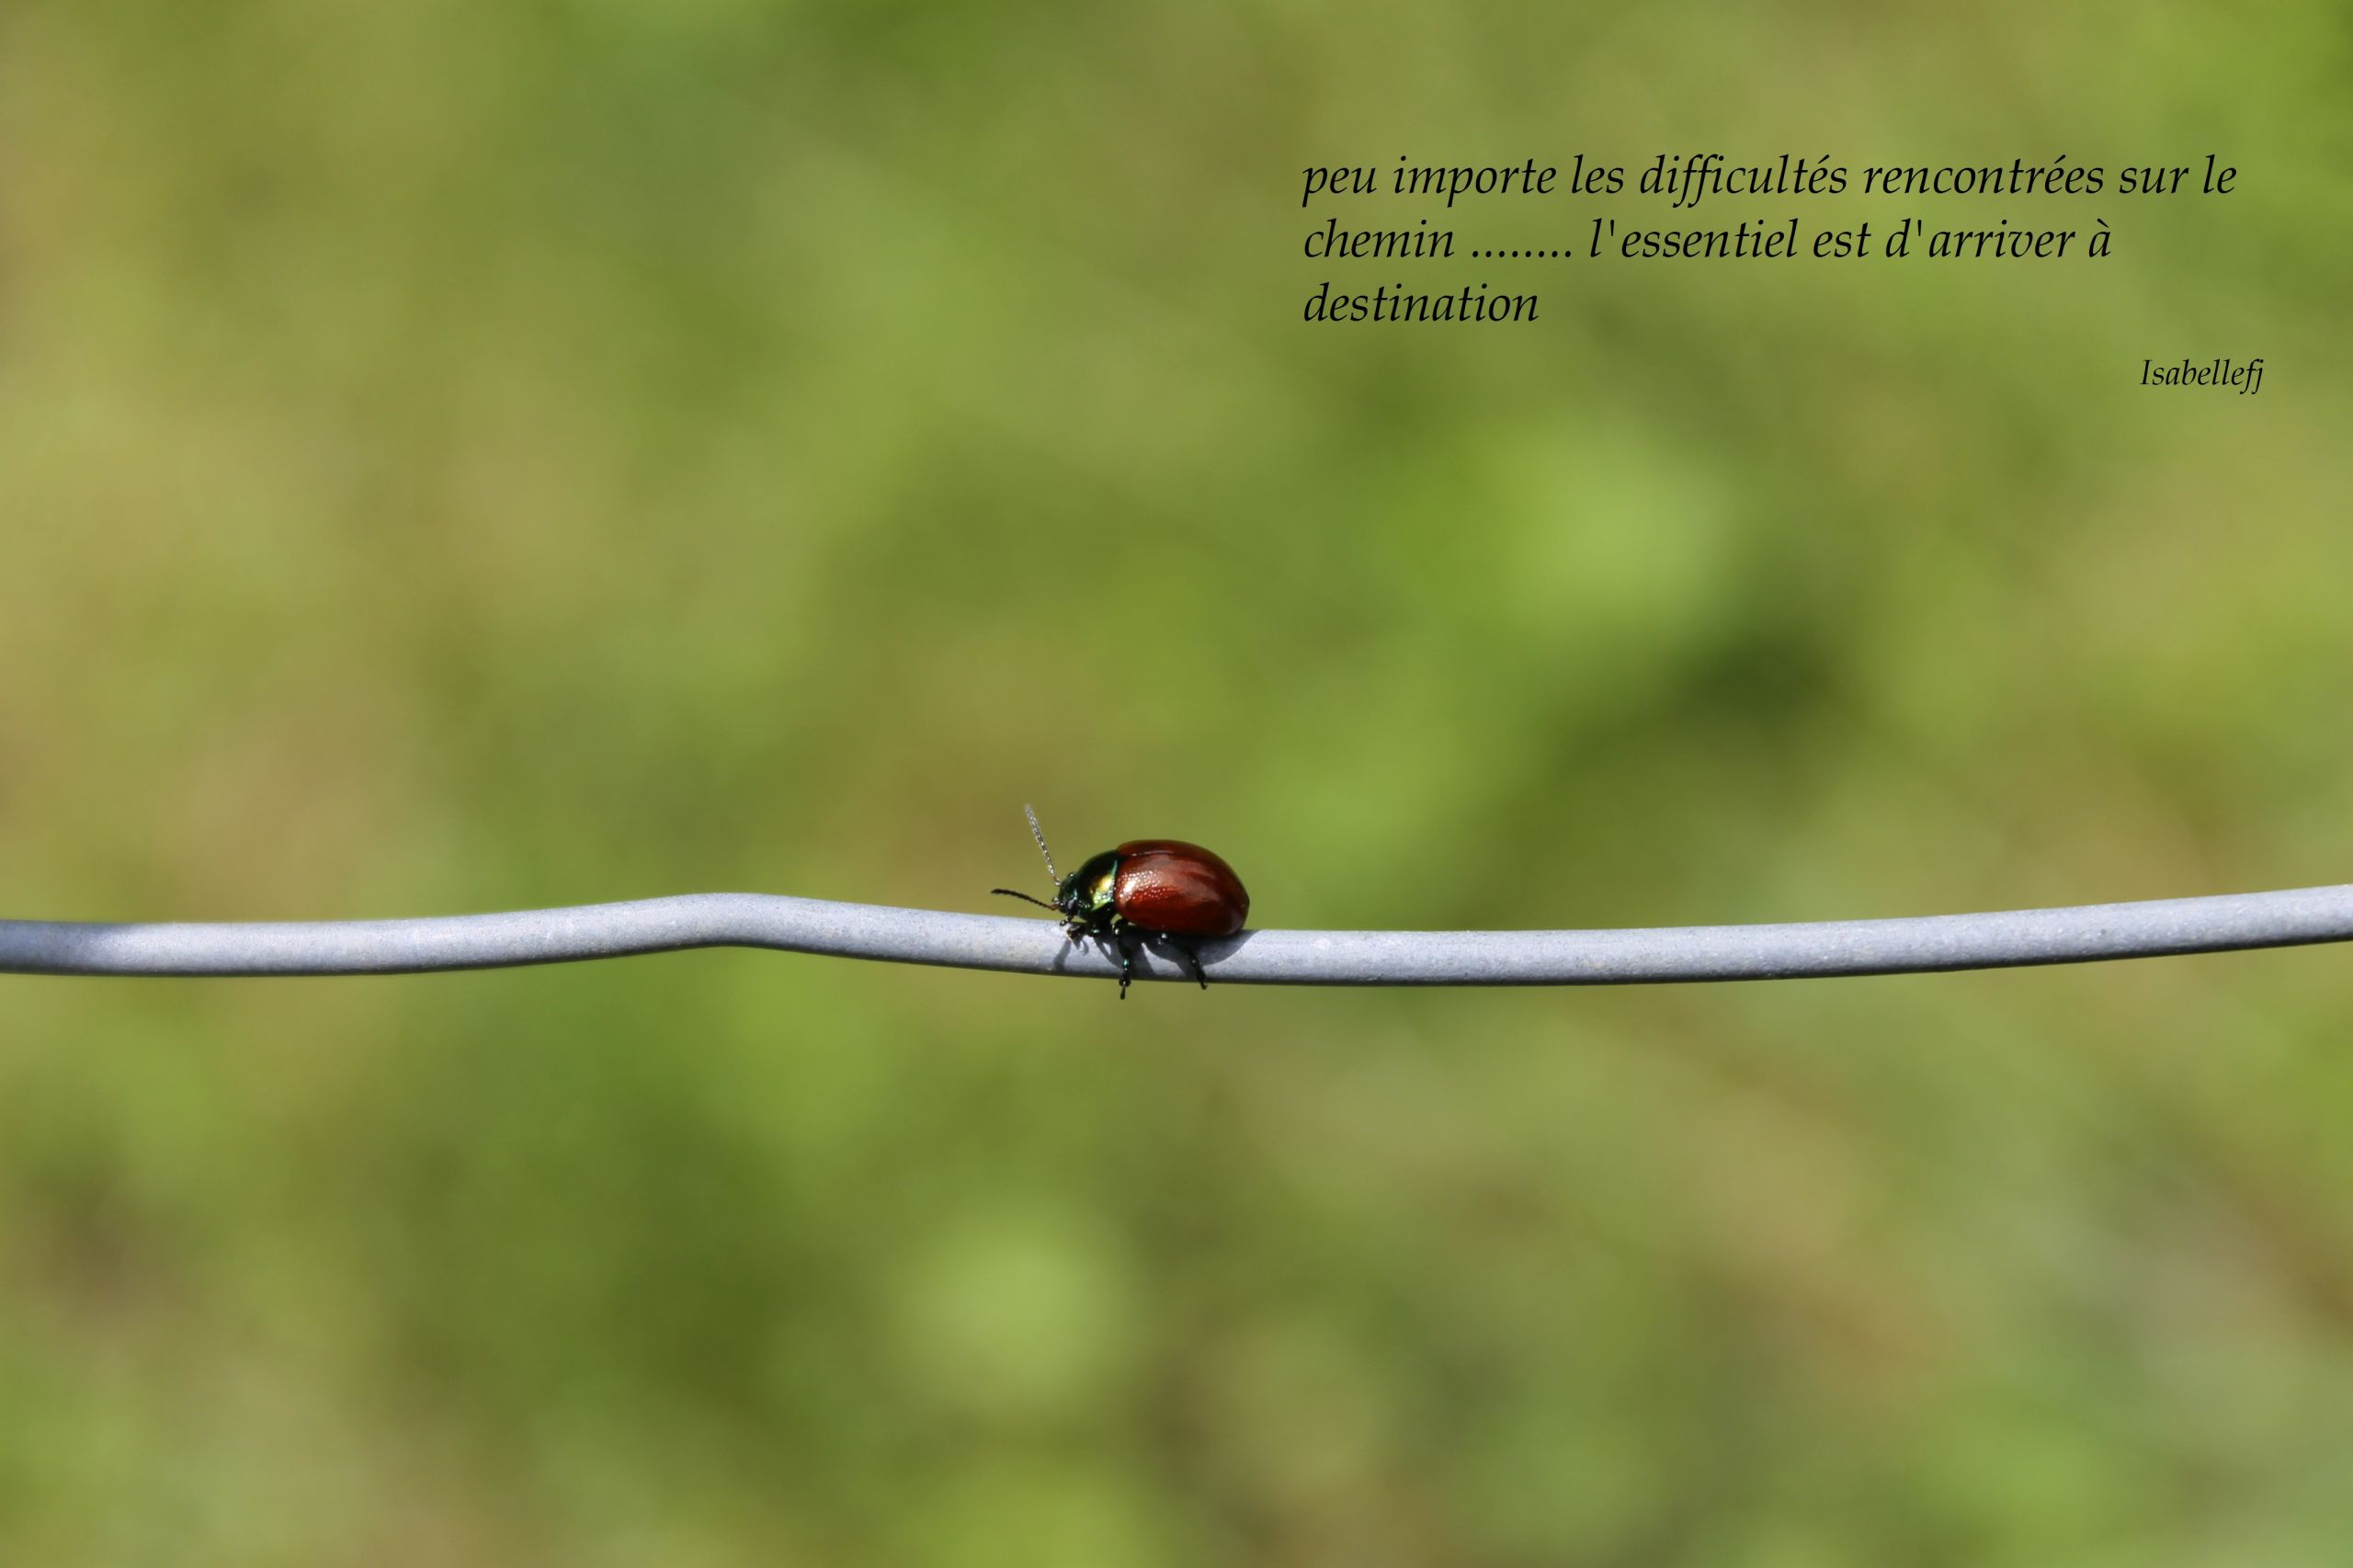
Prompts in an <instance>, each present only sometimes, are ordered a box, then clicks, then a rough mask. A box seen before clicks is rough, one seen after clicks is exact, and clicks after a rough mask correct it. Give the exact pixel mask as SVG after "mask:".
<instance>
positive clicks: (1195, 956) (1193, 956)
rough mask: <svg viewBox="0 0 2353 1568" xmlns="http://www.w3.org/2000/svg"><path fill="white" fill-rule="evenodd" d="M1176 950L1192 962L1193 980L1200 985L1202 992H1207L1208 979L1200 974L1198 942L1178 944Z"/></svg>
mask: <svg viewBox="0 0 2353 1568" xmlns="http://www.w3.org/2000/svg"><path fill="white" fill-rule="evenodd" d="M1176 950H1177V951H1178V952H1181V953H1183V954H1184V955H1185V956H1186V957H1187V958H1188V959H1190V960H1192V964H1193V978H1194V979H1195V980H1198V981H1199V982H1200V983H1201V989H1202V990H1204V991H1207V990H1208V989H1209V988H1210V977H1209V976H1208V975H1206V974H1203V973H1202V972H1201V945H1200V944H1199V942H1180V943H1178V944H1177V945H1176Z"/></svg>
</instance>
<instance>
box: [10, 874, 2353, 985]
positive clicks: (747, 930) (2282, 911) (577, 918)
mask: <svg viewBox="0 0 2353 1568" xmlns="http://www.w3.org/2000/svg"><path fill="white" fill-rule="evenodd" d="M2347 940H2353V886H2338V887H2323V888H2298V889H2292V890H2290V891H2287V892H2259V893H2235V894H2230V895H2226V896H2222V897H2217V898H2183V899H2163V900H2156V901H2152V902H2147V903H2100V904H2086V905H2080V906H2077V907H2074V908H2065V909H2026V910H2013V911H2007V912H2005V913H2000V914H1988V915H1926V916H1920V917H1915V918H1909V919H1894V920H1833V921H1822V922H1816V923H1812V924H1805V925H1788V926H1672V927H1655V928H1648V929H1633V930H1589V931H1245V932H1244V933H1243V934H1242V935H1241V936H1239V937H1231V938H1228V939H1226V940H1223V941H1219V942H1211V943H1208V944H1206V945H1204V946H1203V948H1202V949H1201V959H1202V962H1203V964H1204V966H1205V967H1206V968H1207V970H1208V971H1209V974H1210V977H1211V979H1212V980H1213V981H1219V982H1224V983H1238V984H1245V985H1623V984H1632V983H1647V982H1665V981H1703V980H1705V981H1714V980H1780V979H1790V978H1797V977H1803V976H1820V975H1851V974H1903V973H1912V972H1918V971H1938V970H1959V969H1998V968H2007V967H2011V966H2016V965H2022V964H2052V963H2086V962H2090V961H2093V960H2102V959H2128V958H2153V957H2157V956H2161V955H2165V954H2177V953H2201V952H2221V951H2225V950H2230V949H2243V948H2281V947H2295V946H2301V945H2303V944H2307V943H2313V942H2342V941H2347ZM729 947H733V948H768V949H777V950H779V951H784V952H796V953H819V954H826V955H830V956H833V957H836V958H858V959H878V960H886V961H890V962H895V963H920V964H943V965H949V966H953V967H957V968H962V969H993V970H1007V971H1017V972H1020V973H1027V974H1063V975H1076V976H1085V977H1089V978H1095V979H1104V978H1108V977H1111V976H1113V975H1115V974H1116V973H1117V972H1118V960H1117V957H1116V954H1114V953H1113V952H1112V950H1111V949H1109V947H1108V945H1107V944H1103V943H1097V942H1086V943H1081V944H1075V945H1074V944H1073V943H1071V942H1070V941H1068V940H1067V939H1066V938H1065V937H1063V934H1062V932H1061V930H1060V928H1059V927H1058V926H1055V925H1054V924H1053V923H1052V922H1051V921H1049V920H1043V919H1021V918H1007V917H1006V916H1002V915H950V914H945V913H942V912H939V911H936V910H928V909H892V908H888V907H884V906H882V905H879V904H868V903H828V902H825V901H824V900H819V899H807V898H784V897H779V896H774V895H770V894H764V893H690V894H687V895H685V896H682V897H677V898H652V899H642V900H639V901H637V902H634V903H596V904H584V905H580V906H578V907H574V908H570V909H532V910H518V911H516V912H514V913H511V914H504V915H444V916H437V917H433V918H427V919H418V920H328V921H301V922H286V923H272V924H231V925H164V924H157V925H121V926H117V925H83V924H72V923H62V922H54V921H40V920H0V972H13V973H20V974H114V975H280V974H285V975H294V974H405V973H414V972H416V971H426V970H453V969H495V968H500V967H504V966H508V965H517V964H541V963H567V962H572V961H574V960H584V959H607V958H621V957H625V956H628V955H631V954H636V953H658V952H668V951H672V950H674V949H683V948H729ZM1136 978H1137V979H1139V980H1144V979H1152V980H1184V981H1189V980H1190V979H1191V975H1190V971H1189V970H1188V968H1187V967H1186V966H1185V963H1184V960H1183V958H1182V955H1181V954H1179V953H1177V952H1176V951H1175V950H1174V949H1171V948H1170V947H1168V946H1167V945H1165V943H1158V942H1153V943H1147V944H1145V945H1143V946H1142V948H1141V949H1139V951H1138V953H1137V956H1136Z"/></svg>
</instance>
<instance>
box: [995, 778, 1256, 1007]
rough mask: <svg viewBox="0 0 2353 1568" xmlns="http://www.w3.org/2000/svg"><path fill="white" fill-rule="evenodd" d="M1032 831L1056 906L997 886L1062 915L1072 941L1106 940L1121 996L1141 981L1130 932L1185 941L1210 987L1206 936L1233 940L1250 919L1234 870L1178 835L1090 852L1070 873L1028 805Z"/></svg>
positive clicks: (1182, 947)
mask: <svg viewBox="0 0 2353 1568" xmlns="http://www.w3.org/2000/svg"><path fill="white" fill-rule="evenodd" d="M1021 809H1022V810H1023V811H1025V812H1029V832H1030V834H1031V835H1032V836H1033V837H1035V838H1036V839H1037V840H1038V853H1039V854H1040V855H1043V856H1044V857H1045V858H1046V875H1047V877H1048V878H1050V879H1051V880H1052V881H1053V882H1054V884H1055V887H1054V899H1053V902H1052V903H1047V902H1046V901H1045V900H1044V899H1042V898H1031V897H1030V896H1029V894H1028V893H1026V892H1014V891H1013V890H1012V889H1011V888H991V889H990V890H989V891H990V892H997V893H1003V894H1004V895H1005V896H1006V897H1007V898H1017V899H1022V900H1025V901H1026V902H1028V903H1034V904H1036V905H1037V906H1038V907H1039V908H1040V909H1051V910H1052V911H1053V912H1054V913H1055V914H1056V915H1060V916H1062V922H1063V932H1064V933H1065V934H1066V935H1067V936H1068V937H1070V939H1071V940H1072V941H1074V942H1075V941H1077V940H1078V939H1079V938H1080V937H1108V938H1109V939H1110V940H1111V941H1113V942H1114V943H1116V944H1118V946H1119V949H1120V1000H1121V1001H1125V1000H1127V995H1128V983H1129V982H1130V981H1131V980H1133V979H1134V978H1135V953H1134V950H1133V949H1131V947H1130V946H1129V945H1128V934H1129V933H1130V932H1131V931H1138V932H1142V933H1143V934H1144V935H1145V936H1147V937H1182V938H1187V939H1186V940H1182V941H1175V942H1172V944H1171V945H1172V946H1174V947H1175V948H1176V949H1177V950H1178V951H1179V952H1182V953H1183V954H1184V955H1185V957H1186V958H1187V959H1188V960H1189V961H1190V962H1191V963H1192V966H1193V978H1194V979H1195V980H1198V981H1199V982H1200V983H1201V989H1202V990H1204V991H1206V990H1208V989H1209V984H1210V982H1209V976H1207V975H1205V974H1203V973H1202V972H1201V955H1200V948H1199V945H1200V943H1201V942H1202V941H1204V940H1207V939H1210V938H1212V937H1231V936H1233V934H1234V933H1235V932H1237V931H1239V930H1241V929H1242V926H1243V923H1244V922H1245V921H1246V920H1248V919H1249V918H1250V892H1249V890H1248V889H1247V888H1245V887H1244V886H1243V885H1242V879H1241V878H1240V877H1237V876H1235V875H1234V874H1233V867H1231V866H1229V865H1227V864H1226V863H1225V862H1224V861H1223V860H1222V859H1221V858H1219V857H1218V856H1216V855H1215V854H1213V853H1211V851H1209V850H1207V849H1204V848H1202V847H1201V846H1199V845H1198V844H1188V843H1186V842H1185V841H1184V840H1182V839H1179V838H1138V839H1131V840H1130V841H1129V842H1128V843H1126V844H1122V845H1120V846H1119V847H1118V848H1117V849H1106V850H1105V851H1103V853H1101V854H1100V855H1097V856H1093V857H1090V858H1088V860H1087V862H1086V864H1085V865H1084V866H1081V867H1080V868H1079V869H1077V870H1075V871H1073V872H1072V873H1071V874H1070V875H1069V876H1067V877H1064V876H1062V875H1060V874H1059V873H1058V872H1056V871H1055V869H1054V853H1053V851H1052V850H1051V849H1049V848H1047V847H1046V832H1045V829H1043V828H1041V827H1040V826H1039V825H1038V813H1037V812H1034V811H1030V809H1029V807H1027V806H1024V807H1022V808H1021Z"/></svg>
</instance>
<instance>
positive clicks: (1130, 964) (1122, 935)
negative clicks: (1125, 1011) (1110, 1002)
mask: <svg viewBox="0 0 2353 1568" xmlns="http://www.w3.org/2000/svg"><path fill="white" fill-rule="evenodd" d="M1111 940H1112V941H1114V942H1117V943H1118V944H1119V946H1120V1001H1122V1002H1124V1001H1126V1000H1127V999H1128V982H1130V981H1131V980H1133V979H1134V978H1135V977H1136V950H1135V949H1133V948H1132V947H1130V946H1129V945H1128V936H1127V933H1126V932H1124V931H1121V932H1119V933H1117V934H1115V935H1114V936H1113V937H1112V938H1111Z"/></svg>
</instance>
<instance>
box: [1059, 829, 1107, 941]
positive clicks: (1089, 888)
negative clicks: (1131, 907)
mask: <svg viewBox="0 0 2353 1568" xmlns="http://www.w3.org/2000/svg"><path fill="white" fill-rule="evenodd" d="M1119 885H1120V857H1119V853H1118V851H1116V850H1111V849H1106V850H1105V851H1103V853H1101V854H1100V855H1097V856H1096V857H1095V858H1092V859H1090V860H1088V861H1087V862H1086V865H1084V866H1081V867H1080V868H1079V869H1077V870H1075V871H1073V872H1072V873H1071V874H1070V875H1069V876H1067V877H1064V878H1063V885H1062V891H1061V892H1058V893H1056V894H1055V896H1054V907H1055V908H1057V909H1059V910H1061V911H1062V912H1063V925H1064V926H1067V927H1068V928H1070V929H1071V930H1072V931H1074V932H1077V931H1107V930H1108V929H1110V927H1111V923H1112V920H1113V918H1114V917H1115V916H1116V915H1118V914H1119Z"/></svg>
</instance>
